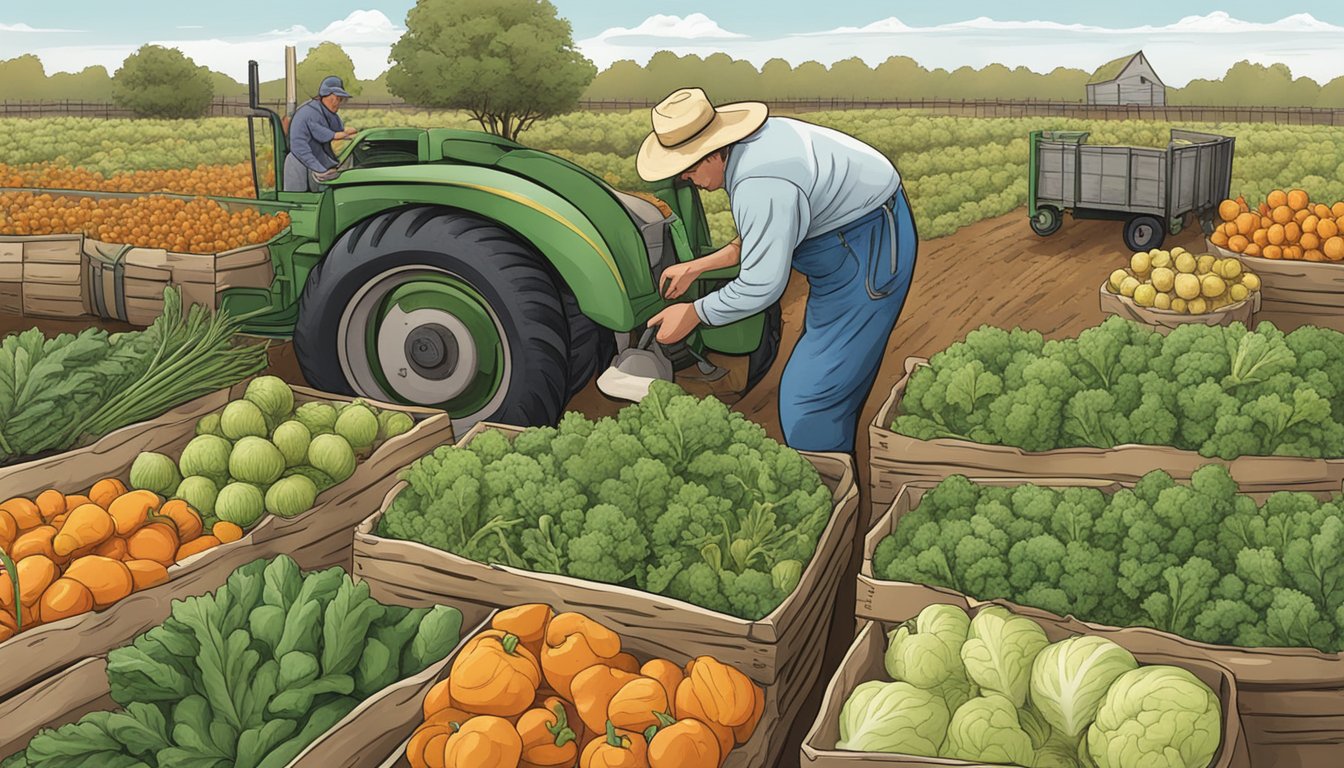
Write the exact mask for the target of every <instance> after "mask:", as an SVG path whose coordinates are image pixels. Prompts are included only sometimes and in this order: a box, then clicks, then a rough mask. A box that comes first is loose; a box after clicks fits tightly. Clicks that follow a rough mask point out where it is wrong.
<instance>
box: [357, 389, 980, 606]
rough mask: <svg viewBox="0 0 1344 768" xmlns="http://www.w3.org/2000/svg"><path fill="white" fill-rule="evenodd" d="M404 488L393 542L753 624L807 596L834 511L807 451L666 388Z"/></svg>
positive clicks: (391, 530) (389, 517)
mask: <svg viewBox="0 0 1344 768" xmlns="http://www.w3.org/2000/svg"><path fill="white" fill-rule="evenodd" d="M962 378H963V379H964V380H961V381H959V383H958V384H957V389H956V391H957V392H958V395H956V396H957V397H963V398H965V402H966V403H968V407H971V408H974V407H975V403H976V402H982V401H984V400H985V399H986V398H987V397H988V396H989V394H990V393H992V392H993V391H995V387H996V386H997V385H996V384H995V383H994V379H993V377H989V376H980V375H978V374H976V373H975V372H974V371H971V372H968V373H967V374H966V375H965V376H963V377H962ZM403 478H404V479H405V480H406V482H407V487H406V488H405V489H404V490H403V491H402V492H401V493H400V494H398V496H397V497H396V499H395V500H393V502H392V504H391V505H390V507H389V509H388V510H387V513H386V514H385V515H383V517H382V520H381V522H380V524H379V533H380V534H381V535H384V536H389V537H393V538H399V539H406V540H410V541H418V542H421V543H424V544H428V545H430V546H432V547H437V548H439V549H443V550H446V551H449V552H453V553H455V554H457V555H460V556H462V557H466V558H470V559H472V560H476V561H478V562H483V563H499V564H502V565H508V566H511V567H515V568H522V569H527V570H532V571H538V572H544V573H558V574H564V575H568V576H573V577H576V578H581V579H589V580H593V581H601V582H606V583H610V584H619V585H622V586H627V587H633V588H635V589H642V590H646V591H649V592H656V593H660V594H665V595H668V596H670V597H674V598H677V599H679V600H685V601H687V602H691V603H695V604H696V605H699V606H702V607H704V608H708V609H710V610H714V611H719V612H723V613H729V614H732V615H734V616H739V617H742V618H747V619H760V618H762V617H764V616H766V615H768V614H769V613H770V612H771V611H773V610H775V608H777V607H778V606H779V604H780V603H781V602H783V600H784V598H785V597H786V596H787V595H788V594H789V593H790V592H792V591H793V590H794V589H796V588H797V585H798V584H799V582H800V579H801V573H802V567H803V564H805V563H808V562H810V561H811V560H812V555H813V554H814V553H815V551H816V547H817V540H818V539H819V538H820V536H821V533H822V531H823V530H825V528H826V525H827V524H828V523H829V522H830V515H831V510H832V499H831V493H830V490H829V489H828V488H827V487H826V485H825V484H824V483H823V482H822V480H821V477H820V476H819V475H818V474H817V471H816V469H815V468H813V466H812V465H811V463H809V462H808V461H807V459H805V458H804V457H803V456H801V455H800V454H799V453H798V452H797V451H794V450H792V449H790V448H787V447H785V446H783V445H781V444H779V443H778V442H776V441H775V440H772V439H770V438H769V437H768V436H767V435H766V433H765V430H764V429H762V428H761V427H760V426H758V425H756V424H753V423H751V422H750V421H748V420H746V419H745V418H744V417H743V416H742V415H741V414H738V413H734V412H731V411H729V410H728V408H727V406H725V405H724V404H723V403H721V402H719V401H718V400H715V399H713V398H705V399H700V398H696V397H692V396H690V395H688V394H686V393H685V392H683V391H682V390H681V389H680V388H678V387H677V386H676V385H674V384H670V383H667V382H655V383H654V385H653V386H652V388H651V389H650V392H649V395H648V397H646V398H645V399H644V400H643V401H642V402H640V403H639V404H638V405H633V406H628V407H626V408H624V409H622V410H621V412H620V413H619V414H618V415H617V417H616V418H614V419H612V418H604V419H598V420H596V421H591V420H589V419H586V418H584V417H583V416H581V415H579V414H577V413H568V414H566V415H565V417H564V418H563V419H561V421H560V424H559V425H558V426H556V427H542V428H533V429H529V430H526V431H524V432H523V433H521V434H519V435H518V436H517V437H516V438H515V439H514V440H513V441H512V442H510V441H509V440H508V439H507V438H505V437H504V436H503V435H502V434H500V433H498V432H493V431H491V432H484V433H482V434H480V435H477V436H476V437H474V438H473V439H472V441H471V443H470V444H469V445H467V446H466V447H455V446H443V447H440V448H438V449H436V450H435V451H434V452H433V453H432V454H430V455H428V456H425V457H423V458H422V459H420V460H419V461H417V462H415V463H414V464H412V465H411V466H410V467H409V468H408V469H407V470H406V471H405V472H404V474H403ZM786 564H787V565H786ZM795 570H796V571H797V573H796V574H795V573H794V571H795Z"/></svg>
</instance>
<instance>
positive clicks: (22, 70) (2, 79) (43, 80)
mask: <svg viewBox="0 0 1344 768" xmlns="http://www.w3.org/2000/svg"><path fill="white" fill-rule="evenodd" d="M46 84H47V72H46V70H45V69H43V67H42V60H41V59H39V58H37V57H36V56H34V55H33V54H31V53H28V54H24V55H23V56H19V57H18V58H14V59H6V60H4V61H0V99H40V98H42V96H43V95H44V94H43V92H44V90H45V86H46Z"/></svg>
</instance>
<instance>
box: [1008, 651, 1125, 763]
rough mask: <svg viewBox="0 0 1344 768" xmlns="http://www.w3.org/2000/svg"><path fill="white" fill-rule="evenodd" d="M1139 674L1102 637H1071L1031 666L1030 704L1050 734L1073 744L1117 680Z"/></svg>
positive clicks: (1121, 652) (1038, 658)
mask: <svg viewBox="0 0 1344 768" xmlns="http://www.w3.org/2000/svg"><path fill="white" fill-rule="evenodd" d="M1138 668H1139V663H1138V662H1137V661H1135V660H1134V655H1133V654H1131V653H1130V652H1129V651H1127V650H1125V649H1124V648H1121V647H1120V646H1118V645H1116V644H1115V643H1113V642H1111V641H1110V640H1107V639H1106V638H1104V637H1097V636H1095V635H1079V636H1077V637H1070V638H1068V639H1067V640H1061V641H1059V642H1058V643H1055V644H1053V645H1050V646H1048V647H1047V648H1046V649H1045V650H1043V651H1041V653H1040V654H1039V655H1038V656H1037V657H1036V661H1035V662H1034V663H1033V664H1032V665H1031V702H1032V704H1034V705H1035V707H1036V709H1038V710H1039V711H1040V713H1041V716H1042V717H1044V718H1045V721H1046V722H1047V723H1049V724H1050V726H1051V727H1052V728H1054V729H1055V730H1057V731H1059V732H1060V733H1062V734H1064V735H1065V736H1068V737H1069V738H1071V739H1077V738H1079V737H1081V736H1082V735H1083V731H1086V730H1087V726H1089V725H1091V724H1092V720H1093V719H1095V718H1096V716H1097V708H1098V707H1100V706H1101V700H1102V698H1104V697H1105V696H1106V691H1107V690H1108V689H1110V687H1111V684H1112V683H1114V682H1115V680H1116V678H1118V677H1120V676H1121V675H1123V674H1125V673H1126V672H1129V671H1132V670H1135V669H1138Z"/></svg>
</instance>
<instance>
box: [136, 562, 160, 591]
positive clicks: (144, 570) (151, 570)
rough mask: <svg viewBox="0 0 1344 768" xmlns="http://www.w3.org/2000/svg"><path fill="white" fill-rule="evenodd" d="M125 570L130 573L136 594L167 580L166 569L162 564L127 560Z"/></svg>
mask: <svg viewBox="0 0 1344 768" xmlns="http://www.w3.org/2000/svg"><path fill="white" fill-rule="evenodd" d="M126 568H127V569H128V570H129V571H130V572H131V581H132V582H133V583H134V585H135V591H136V592H139V591H141V590H144V589H149V588H150V587H153V586H157V585H159V584H162V583H163V582H165V581H167V580H168V569H167V568H166V567H164V565H163V563H156V562H154V561H153V560H127V561H126Z"/></svg>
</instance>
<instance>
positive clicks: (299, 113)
mask: <svg viewBox="0 0 1344 768" xmlns="http://www.w3.org/2000/svg"><path fill="white" fill-rule="evenodd" d="M343 130H345V124H344V123H342V122H341V116H340V115H338V114H336V113H335V112H332V111H331V110H330V109H327V108H326V106H325V105H324V104H323V103H322V102H321V101H318V100H317V99H313V100H312V101H309V102H307V103H305V104H304V105H303V106H301V107H299V108H298V109H296V110H294V117H293V118H291V119H290V121H289V151H290V152H291V153H293V154H294V156H295V157H297V158H298V159H299V162H301V163H303V164H304V166H305V167H307V168H308V170H310V171H313V172H314V173H322V172H323V171H328V170H331V169H332V168H335V167H336V166H337V165H338V164H339V163H338V161H337V160H336V155H335V153H333V152H332V151H331V141H332V139H335V138H336V134H338V133H340V132H341V131H343Z"/></svg>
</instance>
